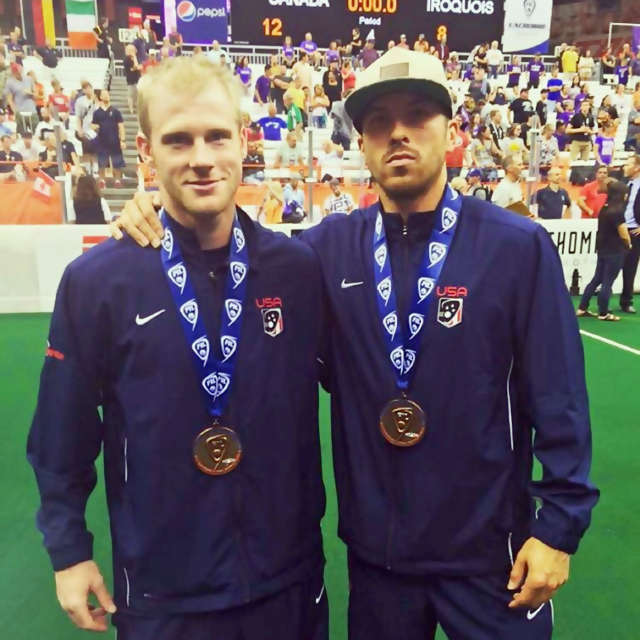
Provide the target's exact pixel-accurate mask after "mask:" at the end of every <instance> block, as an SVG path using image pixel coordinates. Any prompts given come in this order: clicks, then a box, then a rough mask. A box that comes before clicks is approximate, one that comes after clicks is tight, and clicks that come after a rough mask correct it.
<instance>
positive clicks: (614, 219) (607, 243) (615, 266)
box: [576, 179, 631, 322]
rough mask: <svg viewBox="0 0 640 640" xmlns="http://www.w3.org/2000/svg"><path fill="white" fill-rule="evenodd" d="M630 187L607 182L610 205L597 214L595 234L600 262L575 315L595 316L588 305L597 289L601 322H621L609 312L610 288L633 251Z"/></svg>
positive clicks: (612, 181) (616, 181) (608, 202)
mask: <svg viewBox="0 0 640 640" xmlns="http://www.w3.org/2000/svg"><path fill="white" fill-rule="evenodd" d="M627 196H628V190H627V186H626V185H625V184H624V183H622V182H620V181H619V180H613V179H611V180H610V181H609V182H608V183H607V203H606V204H605V205H604V207H603V208H602V210H601V211H600V214H599V215H598V233H597V235H596V251H597V253H598V262H597V264H596V272H595V274H594V275H593V278H592V279H591V282H590V283H589V284H588V285H587V286H586V287H585V289H584V293H583V294H582V299H581V300H580V304H579V306H578V311H577V312H576V315H577V316H578V317H583V316H588V317H593V316H594V315H595V314H594V313H591V311H589V302H590V301H591V298H592V296H593V294H594V293H595V290H596V288H597V287H598V285H600V293H599V294H598V319H599V320H604V321H606V322H616V321H618V320H620V318H619V317H618V316H615V315H613V313H611V312H610V311H609V299H610V298H611V287H612V286H613V282H614V281H615V279H616V278H617V277H618V274H619V273H620V269H622V263H623V262H624V257H625V252H626V251H627V250H628V249H630V248H631V237H630V236H629V230H628V229H627V226H626V224H625V222H624V211H625V208H626V206H627Z"/></svg>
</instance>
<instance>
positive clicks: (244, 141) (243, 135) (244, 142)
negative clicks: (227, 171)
mask: <svg viewBox="0 0 640 640" xmlns="http://www.w3.org/2000/svg"><path fill="white" fill-rule="evenodd" d="M240 145H241V146H242V159H243V160H244V159H245V158H246V157H247V153H248V152H249V139H248V137H247V129H246V128H245V127H241V128H240Z"/></svg>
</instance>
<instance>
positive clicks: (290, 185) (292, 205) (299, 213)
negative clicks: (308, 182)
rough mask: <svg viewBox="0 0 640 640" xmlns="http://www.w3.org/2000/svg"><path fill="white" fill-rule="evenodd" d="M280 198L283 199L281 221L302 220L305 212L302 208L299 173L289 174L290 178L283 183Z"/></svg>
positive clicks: (301, 184) (302, 193) (292, 221)
mask: <svg viewBox="0 0 640 640" xmlns="http://www.w3.org/2000/svg"><path fill="white" fill-rule="evenodd" d="M282 198H283V200H284V206H283V208H282V222H285V223H296V222H302V220H303V219H304V217H305V216H306V215H307V214H306V212H305V210H304V189H303V180H302V176H301V175H300V174H297V173H296V174H294V175H293V176H291V180H290V181H289V182H287V183H286V184H285V185H284V188H283V189H282Z"/></svg>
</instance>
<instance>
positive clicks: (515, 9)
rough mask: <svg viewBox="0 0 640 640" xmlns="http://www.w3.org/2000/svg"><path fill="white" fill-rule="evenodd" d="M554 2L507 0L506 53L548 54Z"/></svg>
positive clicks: (505, 10) (504, 47)
mask: <svg viewBox="0 0 640 640" xmlns="http://www.w3.org/2000/svg"><path fill="white" fill-rule="evenodd" d="M552 9H553V0H505V3H504V35H503V36H502V50H503V51H504V52H505V53H513V52H518V53H547V52H548V50H549V34H550V33H551V11H552Z"/></svg>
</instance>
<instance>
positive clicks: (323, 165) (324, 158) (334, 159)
mask: <svg viewBox="0 0 640 640" xmlns="http://www.w3.org/2000/svg"><path fill="white" fill-rule="evenodd" d="M343 153H344V150H343V149H342V147H341V146H340V145H334V144H333V143H332V142H331V140H325V141H324V142H323V143H322V151H320V152H319V153H318V166H319V167H320V180H321V181H322V182H326V181H327V180H331V179H332V178H342V173H343V171H342V156H343Z"/></svg>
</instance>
